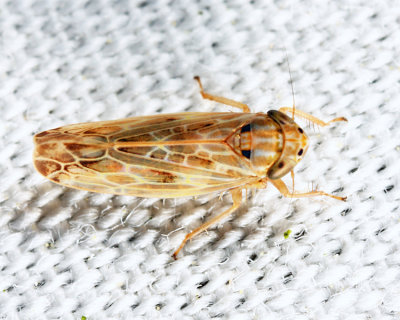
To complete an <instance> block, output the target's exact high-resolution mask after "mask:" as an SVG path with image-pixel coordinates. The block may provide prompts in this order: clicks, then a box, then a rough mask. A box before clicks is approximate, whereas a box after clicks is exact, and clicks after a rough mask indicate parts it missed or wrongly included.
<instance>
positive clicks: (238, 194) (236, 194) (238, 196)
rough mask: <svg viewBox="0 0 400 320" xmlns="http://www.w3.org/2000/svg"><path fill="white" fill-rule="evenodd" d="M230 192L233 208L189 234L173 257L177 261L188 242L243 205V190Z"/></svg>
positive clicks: (238, 189)
mask: <svg viewBox="0 0 400 320" xmlns="http://www.w3.org/2000/svg"><path fill="white" fill-rule="evenodd" d="M230 192H231V194H232V200H233V204H232V207H230V208H229V209H228V210H225V211H224V212H222V213H220V214H219V215H217V216H215V217H214V218H212V219H211V220H209V221H207V222H206V223H203V224H202V225H201V226H200V227H198V228H196V229H194V230H193V231H192V232H190V233H188V234H187V235H186V237H185V239H183V241H182V243H181V245H180V246H179V248H178V249H177V250H176V251H175V252H174V254H173V255H172V257H173V258H174V259H175V260H176V259H177V256H178V253H179V251H181V249H182V248H183V247H184V246H185V243H186V242H187V241H188V240H190V239H192V238H193V237H194V236H196V235H197V234H199V233H201V232H203V231H205V230H207V229H208V228H209V227H211V226H212V225H213V224H215V223H217V222H218V221H220V220H221V219H223V218H225V217H226V216H229V215H230V214H231V213H232V212H233V211H235V210H236V209H237V208H238V207H239V206H240V204H241V203H242V189H240V188H236V189H232V190H230Z"/></svg>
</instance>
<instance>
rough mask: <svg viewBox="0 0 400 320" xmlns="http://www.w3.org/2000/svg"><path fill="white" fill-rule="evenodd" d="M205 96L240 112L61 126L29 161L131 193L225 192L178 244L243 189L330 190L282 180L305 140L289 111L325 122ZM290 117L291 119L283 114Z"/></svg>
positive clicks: (49, 173)
mask: <svg viewBox="0 0 400 320" xmlns="http://www.w3.org/2000/svg"><path fill="white" fill-rule="evenodd" d="M195 80H196V81H197V82H198V84H199V86H200V93H201V95H202V97H203V98H204V99H209V100H213V101H216V102H219V103H222V104H225V105H229V106H233V107H236V108H239V109H241V111H242V112H218V113H201V112H188V113H176V114H161V115H154V116H144V117H134V118H128V119H123V120H114V121H101V122H91V123H81V124H73V125H67V126H64V127H60V128H56V129H51V130H47V131H44V132H41V133H38V134H36V135H35V137H34V142H35V146H36V147H35V151H34V165H35V167H36V169H37V171H38V172H39V173H41V174H42V175H43V176H44V177H46V178H48V179H50V180H51V181H53V182H56V183H59V184H61V185H63V186H67V187H71V188H76V189H82V190H87V191H92V192H101V193H111V194H119V195H131V196H138V197H157V198H175V197H182V196H197V195H202V194H206V193H210V192H216V191H219V192H223V191H226V190H229V192H230V193H231V195H232V200H233V204H232V206H231V207H230V208H229V209H227V210H226V211H223V212H222V213H219V214H218V215H216V216H215V217H214V218H212V219H210V220H209V221H207V222H205V223H204V224H203V225H201V226H200V227H198V228H196V229H194V230H193V231H192V232H190V233H189V234H187V235H186V237H185V238H184V240H183V241H182V243H181V245H180V246H179V248H178V249H177V250H176V251H175V252H174V254H173V257H174V258H176V257H177V255H178V253H179V251H180V250H181V249H182V248H183V247H184V245H185V243H186V242H187V241H188V240H189V239H191V238H193V237H194V236H195V235H197V234H199V233H200V232H202V231H204V230H206V229H208V228H209V227H210V226H212V225H213V224H215V223H217V222H218V221H220V220H221V219H223V218H224V217H226V216H228V215H229V214H231V213H232V212H233V211H235V210H236V209H237V208H238V207H239V206H240V204H241V203H242V190H246V189H260V188H265V187H266V185H267V184H268V183H271V184H272V185H273V186H275V187H276V188H277V189H278V190H279V192H280V193H281V194H282V195H283V196H285V197H291V198H300V197H311V196H328V197H331V198H334V199H338V200H343V201H344V200H345V199H346V198H345V197H340V196H335V195H332V194H328V193H325V192H323V191H319V190H312V191H310V192H305V193H299V192H296V191H293V192H290V191H289V190H288V188H287V186H286V185H285V183H284V182H283V181H282V180H281V178H282V177H283V176H285V175H286V174H287V173H289V172H291V174H292V179H294V174H293V168H294V167H295V166H296V164H297V163H298V162H299V161H300V160H301V159H302V158H303V156H304V154H305V153H306V151H307V148H308V138H307V136H306V134H305V133H304V131H303V129H301V128H300V127H299V126H298V125H297V124H296V123H295V122H294V120H293V118H294V116H295V115H296V116H297V117H299V118H303V119H306V120H308V121H310V122H312V123H315V124H317V125H319V126H326V125H328V124H330V123H333V122H337V121H347V120H346V119H345V118H343V117H341V118H335V119H333V120H331V121H329V122H324V121H322V120H320V119H317V118H315V117H313V116H311V115H309V114H307V113H305V112H302V111H300V110H297V109H296V108H295V107H294V105H293V107H292V108H290V107H283V108H280V109H279V111H277V110H270V111H268V112H267V113H250V109H249V107H248V106H247V105H246V104H244V103H241V102H237V101H234V100H231V99H227V98H224V97H219V96H214V95H211V94H209V93H207V92H205V91H204V89H203V86H202V84H201V82H200V78H199V77H195ZM289 114H291V115H292V117H290V116H289Z"/></svg>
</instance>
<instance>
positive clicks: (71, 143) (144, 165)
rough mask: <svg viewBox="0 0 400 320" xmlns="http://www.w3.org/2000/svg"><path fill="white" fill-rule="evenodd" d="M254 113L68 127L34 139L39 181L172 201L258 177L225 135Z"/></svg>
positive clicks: (165, 117) (173, 116)
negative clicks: (40, 178) (42, 177)
mask: <svg viewBox="0 0 400 320" xmlns="http://www.w3.org/2000/svg"><path fill="white" fill-rule="evenodd" d="M256 116H257V115H256V114H251V113H197V112H196V113H178V114H164V115H156V116H146V117H135V118H129V119H124V120H115V121H103V122H93V123H83V124H76V125H69V126H64V127H60V128H57V129H52V130H48V131H44V132H42V133H39V134H37V135H36V136H35V137H34V141H35V144H36V148H35V152H34V163H35V167H36V169H37V170H38V171H39V172H40V173H41V174H42V175H44V176H45V177H46V178H48V179H50V180H52V181H54V182H56V183H59V184H62V185H64V186H68V187H72V188H77V189H83V190H87V191H93V192H101V193H113V194H122V195H133V196H140V197H161V198H172V197H180V196H193V195H200V194H205V193H209V192H213V191H219V190H225V189H230V188H233V187H238V186H241V185H245V184H249V183H251V182H253V181H255V180H257V179H258V178H257V177H256V176H255V175H254V173H253V171H252V170H251V165H250V162H249V161H248V159H246V157H244V156H242V155H241V154H240V153H238V152H237V150H235V148H234V146H232V142H230V141H231V140H232V136H233V135H234V134H235V132H237V130H240V128H241V127H243V126H244V125H245V124H247V123H249V122H251V121H252V120H253V119H254V118H255V117H256Z"/></svg>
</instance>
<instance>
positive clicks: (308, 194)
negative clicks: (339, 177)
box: [268, 179, 347, 201]
mask: <svg viewBox="0 0 400 320" xmlns="http://www.w3.org/2000/svg"><path fill="white" fill-rule="evenodd" d="M268 181H269V182H271V183H272V184H273V185H274V187H275V188H277V189H278V191H279V192H280V193H281V194H282V195H283V196H284V197H287V198H305V197H315V196H327V197H331V198H333V199H337V200H341V201H346V199H347V197H339V196H335V195H333V194H329V193H326V192H324V191H320V190H313V191H310V192H302V193H300V192H295V191H293V192H290V191H289V190H288V188H287V186H286V185H285V183H284V182H283V181H282V180H281V179H276V180H268Z"/></svg>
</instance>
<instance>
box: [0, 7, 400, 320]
mask: <svg viewBox="0 0 400 320" xmlns="http://www.w3.org/2000/svg"><path fill="white" fill-rule="evenodd" d="M0 3H1V5H0V8H1V11H0V82H1V83H0V120H1V122H0V150H1V151H0V211H1V212H0V289H1V290H0V318H2V319H56V318H59V319H81V318H82V317H86V318H87V319H111V318H114V319H118V318H119V319H132V318H135V319H140V318H142V319H168V318H173V319H209V318H222V319H225V318H226V319H227V318H229V319H394V318H395V319H398V318H399V317H400V302H399V301H400V251H399V249H400V237H399V236H400V219H399V199H400V187H399V173H400V169H399V164H398V161H399V156H400V131H399V128H400V119H399V111H398V110H399V104H400V65H399V64H400V61H399V56H400V33H399V30H400V18H399V17H400V6H399V5H398V2H397V1H390V0H388V1H378V0H377V1H368V2H367V1H363V0H358V1H357V0H355V1H329V2H327V1H316V0H315V1H311V0H310V1H289V0H288V1H278V0H275V1H272V0H271V1H262V0H259V1H257V0H256V1H240V0H236V1H219V0H218V1H198V2H197V1H183V0H181V1H172V0H170V1H167V0H162V1H146V0H143V1H128V0H125V1H118V0H115V1H111V0H100V1H68V0H65V1H44V0H37V1H34V0H27V1H25V0H24V1H22V0H21V1H1V2H0ZM366 3H368V6H367V5H365V4H366ZM285 48H286V51H287V53H288V57H289V61H290V67H291V70H292V76H293V83H294V89H295V98H296V105H297V107H298V108H299V109H301V110H303V111H305V112H309V113H311V114H313V115H314V116H317V117H319V118H321V119H323V120H329V119H332V118H333V117H337V116H345V117H347V118H348V120H349V122H348V123H336V124H334V125H332V126H329V127H325V128H315V129H314V128H312V127H309V126H307V124H306V123H304V122H302V121H300V120H299V124H300V125H302V126H303V128H304V129H305V130H306V131H307V132H308V134H309V136H310V139H311V146H310V148H309V151H308V153H307V155H306V157H305V159H304V160H303V161H302V162H301V163H300V164H299V165H298V167H297V168H296V171H295V172H296V189H297V190H299V191H306V190H310V189H311V188H312V185H314V186H316V185H317V186H318V188H319V189H321V190H324V191H326V192H332V193H335V194H338V195H347V196H348V201H347V202H340V201H336V200H334V199H330V198H324V197H315V198H305V199H293V200H290V199H286V198H283V197H282V196H281V195H280V194H279V192H278V191H277V190H276V189H275V188H274V187H272V186H268V187H267V189H265V190H259V191H255V192H252V193H250V194H249V195H248V197H247V201H246V202H245V203H244V204H243V205H242V206H241V207H240V209H239V210H237V211H236V212H235V213H234V214H233V215H231V216H230V217H229V218H227V219H225V220H224V221H223V222H222V223H220V224H218V225H216V226H213V227H212V228H210V230H209V231H208V232H206V233H202V234H201V235H199V236H197V237H196V238H195V239H193V241H191V242H190V243H188V244H187V245H186V247H185V248H184V249H183V251H182V253H181V255H180V259H179V260H177V261H174V260H173V259H172V258H171V254H172V252H173V251H174V250H175V249H176V248H177V246H178V245H179V244H180V242H181V241H182V240H183V238H184V236H185V234H186V233H188V232H190V230H193V228H195V227H197V226H199V225H200V224H201V223H203V222H204V221H205V220H207V219H209V218H210V217H211V216H212V215H213V214H216V213H219V212H221V211H222V210H224V209H226V208H228V207H229V206H230V205H231V197H230V195H229V193H224V194H223V195H222V198H220V197H219V196H220V195H219V194H210V195H206V196H202V197H198V198H195V199H194V198H182V199H176V200H174V199H172V200H171V199H166V200H165V199H141V198H136V197H122V196H112V195H103V194H94V193H89V192H85V191H78V190H72V189H68V188H64V187H61V186H59V185H56V184H53V183H51V182H49V181H47V180H46V179H45V178H43V177H42V176H40V175H39V174H38V173H37V172H36V171H35V170H34V168H33V165H32V151H33V142H32V137H33V134H35V133H38V132H40V131H43V130H46V129H50V128H54V127H58V126H62V125H66V124H72V123H79V122H87V121H95V120H112V119H119V118H124V117H128V116H135V115H149V114H159V113H166V112H169V113H171V112H185V111H204V112H213V111H224V110H225V111H226V110H230V111H237V110H234V109H233V108H231V107H226V106H223V105H219V104H217V103H214V102H212V101H205V100H202V98H201V96H200V94H199V88H198V86H197V84H196V83H195V81H193V76H194V75H199V76H201V78H202V80H203V84H204V87H205V89H206V90H207V91H208V92H210V93H214V94H217V95H222V96H225V97H228V98H232V99H236V100H239V101H243V102H245V103H247V104H248V105H249V106H250V107H251V109H252V111H254V112H266V111H267V110H269V109H277V108H279V107H280V106H291V105H292V94H291V87H290V83H289V72H288V66H287V63H286V60H285ZM285 181H287V182H288V184H289V186H291V180H290V177H288V178H285ZM288 230H290V231H291V233H290V234H289V235H288V233H289V232H287V231H288ZM285 232H286V234H285ZM285 235H286V236H285Z"/></svg>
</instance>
